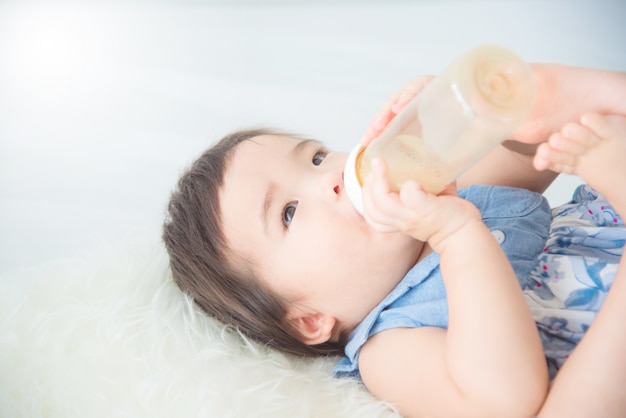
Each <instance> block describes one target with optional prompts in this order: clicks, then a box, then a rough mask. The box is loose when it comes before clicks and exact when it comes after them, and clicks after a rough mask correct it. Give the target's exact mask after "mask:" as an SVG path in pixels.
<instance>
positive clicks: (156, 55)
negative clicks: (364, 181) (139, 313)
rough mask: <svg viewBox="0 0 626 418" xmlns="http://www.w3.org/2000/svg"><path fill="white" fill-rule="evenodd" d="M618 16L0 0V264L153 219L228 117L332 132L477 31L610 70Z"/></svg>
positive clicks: (503, 6)
mask: <svg viewBox="0 0 626 418" xmlns="http://www.w3.org/2000/svg"><path fill="white" fill-rule="evenodd" d="M625 21H626V2H623V1H621V0H616V1H609V0H585V1H582V0H578V1H575V0H568V1H561V0H552V1H551V0H535V1H532V0H521V1H498V0H490V1H478V0H475V1H474V0H468V1H460V0H459V1H453V0H442V1H435V0H431V1H382V0H381V1H330V0H329V1H271V2H270V1H267V2H263V1H257V2H254V1H226V0H225V1H221V2H216V1H213V2H210V1H206V2H202V1H199V0H198V1H174V0H172V1H153V2H148V1H144V2H123V1H118V2H107V3H105V2H101V3H95V2H88V1H82V2H78V1H75V2H28V1H20V2H11V1H8V2H7V1H1V0H0V273H1V272H3V271H5V272H6V271H8V270H11V269H14V268H19V267H24V266H30V265H35V264H39V263H43V262H45V261H48V260H51V259H56V258H61V257H68V256H73V255H76V254H79V253H80V252H81V251H84V250H88V249H90V248H95V247H96V246H97V245H99V244H102V243H103V242H115V241H116V240H120V239H121V240H123V239H124V238H125V237H127V236H128V235H129V234H132V233H133V231H137V230H150V231H158V230H159V229H160V224H161V222H162V219H163V215H164V210H165V204H166V202H167V199H168V195H169V193H170V191H171V190H172V188H173V187H174V184H175V182H176V180H177V178H178V176H179V174H180V173H181V172H182V171H183V169H184V168H185V167H186V166H187V165H188V164H189V163H190V162H191V161H192V160H193V159H194V158H195V157H196V156H197V155H198V154H199V153H200V152H201V151H202V150H203V149H205V148H206V147H207V146H209V145H210V144H211V143H212V142H214V141H215V140H217V139H219V138H220V137H221V136H223V135H224V134H226V133H228V132H230V131H232V130H235V129H239V128H244V127H250V126H258V125H271V126H275V127H279V128H284V129H287V130H291V131H297V132H300V133H302V134H306V135H309V136H314V137H317V138H319V139H321V140H322V141H324V142H326V143H327V144H328V145H330V146H331V147H332V148H335V149H340V150H348V149H349V148H351V146H352V145H353V144H354V143H356V141H358V140H359V138H360V135H361V134H362V133H363V131H364V130H365V128H366V127H367V124H368V123H369V121H370V119H371V117H372V116H373V115H374V114H375V113H376V111H377V110H378V108H379V107H380V106H381V105H382V103H383V101H384V100H385V99H386V97H387V96H388V95H389V94H390V93H391V92H393V91H394V90H395V89H397V88H398V87H399V86H400V85H402V84H403V83H404V82H405V81H407V80H408V79H410V78H412V77H413V76H416V75H419V74H425V73H433V74H436V73H438V72H440V71H441V70H443V68H444V67H445V66H446V65H447V64H448V63H449V62H450V61H451V60H452V59H454V58H455V57H456V56H457V55H458V54H459V53H461V52H462V51H464V50H465V49H468V48H470V47H472V46H475V45H478V44H482V43H497V44H501V45H504V46H507V47H509V48H511V49H513V50H515V51H516V52H518V53H519V54H520V55H521V56H522V57H523V58H525V59H526V60H527V61H544V62H549V61H551V62H560V63H566V64H572V65H580V66H591V67H598V68H606V69H614V70H620V71H625V70H626V50H625V47H624V41H626V25H625V24H624V22H625ZM575 183H577V179H575V178H574V179H569V180H566V181H564V182H561V183H559V184H558V185H557V186H556V187H554V188H552V189H551V190H550V191H549V197H550V200H551V201H552V202H553V203H561V202H563V201H565V200H567V198H568V197H569V194H570V192H571V189H572V187H570V185H571V184H575Z"/></svg>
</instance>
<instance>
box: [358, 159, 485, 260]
mask: <svg viewBox="0 0 626 418" xmlns="http://www.w3.org/2000/svg"><path fill="white" fill-rule="evenodd" d="M363 204H364V208H365V219H366V220H367V222H368V223H369V224H370V225H371V226H372V227H373V228H374V229H376V230H377V231H380V232H398V231H399V232H403V233H405V234H408V235H410V236H412V237H413V238H415V239H417V240H420V241H424V242H426V241H428V242H430V244H431V245H432V246H433V248H435V250H436V249H437V248H436V246H437V244H438V243H441V242H442V241H443V240H444V239H446V238H447V237H449V236H450V235H452V234H453V233H454V232H456V231H457V230H459V229H460V228H461V227H463V225H466V224H467V223H469V222H470V221H471V220H479V221H480V219H481V218H480V213H479V212H478V210H477V209H476V208H475V207H474V205H472V204H471V203H470V202H468V201H466V200H464V199H461V198H459V197H458V196H457V193H456V186H455V184H450V185H449V186H448V187H447V188H446V189H445V190H444V191H443V192H441V193H440V194H439V195H433V194H429V193H427V192H425V191H424V189H423V188H422V187H421V186H420V185H419V184H418V183H417V182H415V181H409V182H407V183H405V184H404V185H403V186H402V189H401V190H400V192H399V193H396V192H394V191H392V190H391V188H390V185H389V182H388V180H387V176H386V170H385V165H384V163H383V161H382V160H380V159H375V160H374V161H373V162H372V173H371V174H370V175H369V176H368V177H367V179H366V180H365V184H364V186H363Z"/></svg>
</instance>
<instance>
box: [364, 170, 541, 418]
mask: <svg viewBox="0 0 626 418" xmlns="http://www.w3.org/2000/svg"><path fill="white" fill-rule="evenodd" d="M380 163H381V162H380V161H377V162H376V163H375V164H374V166H373V174H372V176H370V177H368V179H367V180H366V183H365V193H364V204H365V213H366V217H367V219H368V221H370V222H374V223H376V225H377V227H379V228H381V229H384V228H388V229H387V230H393V229H399V230H401V231H403V232H405V233H409V234H411V235H412V236H413V237H414V238H416V239H419V240H422V241H428V243H429V244H430V245H431V246H432V248H433V250H434V251H436V252H438V253H439V255H440V257H441V258H440V267H441V272H442V276H443V279H444V282H445V286H446V292H447V297H448V306H449V315H448V324H449V328H448V330H442V329H438V328H433V327H424V328H400V329H392V330H388V331H383V332H381V333H379V334H377V335H376V336H374V337H373V338H371V339H370V340H369V341H368V342H367V343H366V344H365V345H364V347H363V349H362V350H361V354H360V358H359V369H360V371H361V375H362V377H363V380H364V383H365V385H366V386H367V388H368V389H369V390H370V391H371V392H372V393H373V394H374V395H375V396H377V397H379V398H382V399H385V400H388V401H391V402H392V403H394V404H395V405H397V406H398V407H399V408H400V410H401V411H402V413H403V414H405V415H406V416H409V417H410V416H435V415H437V416H455V417H457V416H459V417H460V416H531V415H533V414H535V413H536V412H537V411H538V409H539V407H540V405H541V404H542V402H543V399H544V397H545V394H546V392H547V383H548V378H547V370H546V364H545V358H544V355H543V349H542V347H541V342H540V340H539V336H538V334H537V330H536V327H535V324H534V321H533V319H532V317H531V314H530V310H529V308H528V305H527V303H526V301H525V299H524V297H523V295H522V292H521V289H520V286H519V283H518V281H517V278H516V276H515V273H514V271H513V269H512V267H511V265H510V264H509V262H508V259H507V258H506V256H505V254H504V252H503V251H502V249H501V247H500V245H499V244H498V243H497V241H496V240H495V239H494V237H493V235H492V234H491V232H490V231H489V229H488V228H487V227H486V226H485V225H484V224H483V222H482V220H481V217H480V213H479V212H478V210H477V209H476V208H475V207H474V206H473V205H472V204H471V203H470V202H468V201H466V200H464V199H461V198H458V197H457V196H456V195H455V193H454V189H453V188H452V187H450V188H448V189H446V190H445V191H444V192H443V193H442V194H441V195H439V196H434V195H430V194H426V193H424V192H423V191H422V189H421V188H420V187H419V186H418V185H417V184H416V183H414V182H409V183H407V184H405V185H404V186H403V188H402V189H401V191H400V193H399V194H396V193H393V192H390V191H389V186H388V184H387V182H386V178H385V176H384V167H383V166H382V164H380ZM370 194H371V197H370ZM372 218H373V219H372ZM518 414H519V415H518Z"/></svg>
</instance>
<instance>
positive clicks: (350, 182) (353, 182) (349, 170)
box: [343, 144, 363, 215]
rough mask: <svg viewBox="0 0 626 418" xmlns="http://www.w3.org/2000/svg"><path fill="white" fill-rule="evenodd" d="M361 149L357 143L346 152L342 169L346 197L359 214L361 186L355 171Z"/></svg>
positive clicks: (361, 198) (361, 204)
mask: <svg viewBox="0 0 626 418" xmlns="http://www.w3.org/2000/svg"><path fill="white" fill-rule="evenodd" d="M362 149H363V146H362V145H360V144H359V145H357V146H356V147H354V148H353V149H352V151H350V154H348V160H347V161H346V166H345V168H344V170H343V187H344V188H345V191H346V193H347V194H348V198H349V199H350V202H351V203H352V206H354V209H356V211H357V212H359V214H361V215H363V188H362V184H361V182H360V181H359V176H358V174H357V172H356V170H357V167H356V159H357V157H358V155H359V154H360V153H361V150H362Z"/></svg>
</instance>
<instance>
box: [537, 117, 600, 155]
mask: <svg viewBox="0 0 626 418" xmlns="http://www.w3.org/2000/svg"><path fill="white" fill-rule="evenodd" d="M598 141H600V138H599V137H598V135H596V134H595V133H594V132H593V131H592V130H590V129H588V128H586V127H584V126H582V125H580V124H578V123H568V124H567V125H565V126H564V127H563V128H562V129H561V132H560V133H556V134H553V135H551V136H550V138H549V139H548V142H549V144H550V146H551V147H552V148H554V149H556V150H558V151H561V152H565V153H569V154H576V155H580V154H583V153H585V152H586V151H587V150H588V149H589V148H593V147H594V146H595V145H596V144H597V143H598Z"/></svg>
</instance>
